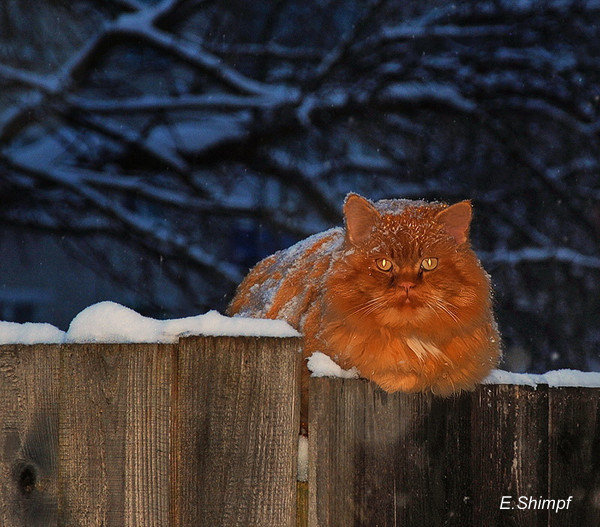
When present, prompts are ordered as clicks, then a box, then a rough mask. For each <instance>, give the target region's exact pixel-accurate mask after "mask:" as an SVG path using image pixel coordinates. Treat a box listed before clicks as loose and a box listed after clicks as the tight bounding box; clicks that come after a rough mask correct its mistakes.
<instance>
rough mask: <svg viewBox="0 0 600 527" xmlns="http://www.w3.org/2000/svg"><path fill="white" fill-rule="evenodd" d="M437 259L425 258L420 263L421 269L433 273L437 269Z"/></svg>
mask: <svg viewBox="0 0 600 527" xmlns="http://www.w3.org/2000/svg"><path fill="white" fill-rule="evenodd" d="M437 264H438V259H437V258H425V259H424V260H423V261H422V262H421V268H423V269H425V271H433V269H435V268H436V267H437Z"/></svg>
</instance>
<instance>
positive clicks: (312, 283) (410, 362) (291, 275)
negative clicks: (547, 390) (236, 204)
mask: <svg viewBox="0 0 600 527" xmlns="http://www.w3.org/2000/svg"><path fill="white" fill-rule="evenodd" d="M343 211H344V219H345V228H334V229H330V230H328V231H325V232H322V233H318V234H315V235H313V236H311V237H309V238H307V239H305V240H303V241H300V242H298V243H297V244H296V245H293V246H292V247H290V248H288V249H285V250H282V251H279V252H277V253H275V254H273V255H271V256H269V257H267V258H265V259H264V260H262V261H261V262H259V263H258V264H257V265H256V266H255V267H254V268H253V269H252V270H251V271H250V272H249V274H248V275H247V276H246V278H245V279H244V281H243V282H242V283H241V284H240V285H239V287H238V289H237V292H236V295H235V297H234V298H233V300H232V301H231V303H230V305H229V307H228V314H229V315H240V316H248V317H260V318H272V319H283V320H286V321H287V322H288V323H289V324H290V325H292V326H293V327H294V328H296V329H298V330H299V331H300V332H302V333H303V334H304V358H308V357H310V355H311V354H312V353H313V352H315V351H320V352H323V353H325V354H327V355H328V356H329V357H330V358H332V359H333V360H334V361H335V362H336V363H337V364H339V365H340V366H341V367H342V368H344V369H351V368H353V367H356V368H357V369H358V371H359V372H360V375H361V377H365V378H367V379H370V380H372V381H374V382H375V383H377V384H378V385H379V386H380V387H381V388H383V389H384V390H385V391H388V392H394V391H403V392H419V391H431V392H433V393H434V394H439V395H442V396H447V395H450V394H453V393H458V392H460V391H462V390H471V389H473V388H474V387H475V386H476V385H477V384H478V383H479V382H480V381H481V380H482V379H483V378H484V377H486V376H487V374H488V373H489V372H490V370H491V369H492V368H494V367H495V366H496V365H497V363H498V361H499V358H500V354H501V352H500V337H499V334H498V329H497V324H496V321H495V319H494V314H493V311H492V298H491V285H490V278H489V276H488V274H487V273H486V272H485V271H484V269H483V267H482V266H481V263H480V262H479V260H478V258H477V256H476V255H475V253H474V252H473V250H472V249H471V246H470V241H469V228H470V223H471V216H472V207H471V203H470V202H469V201H461V202H459V203H456V204H454V205H447V204H445V203H439V202H425V201H411V200H404V199H390V200H380V201H377V202H375V203H373V202H371V201H369V200H367V199H366V198H363V197H362V196H359V195H358V194H349V195H348V196H347V197H346V200H345V201H344V206H343ZM309 375H310V373H309V371H308V369H307V368H306V366H305V367H304V368H303V374H302V383H301V386H302V390H301V420H302V427H303V429H305V427H306V424H307V418H308V406H307V405H308V402H307V401H308V397H307V395H308V379H309Z"/></svg>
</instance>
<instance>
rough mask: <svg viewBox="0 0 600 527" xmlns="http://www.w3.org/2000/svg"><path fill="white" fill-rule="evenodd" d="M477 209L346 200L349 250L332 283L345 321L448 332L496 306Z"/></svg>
mask: <svg viewBox="0 0 600 527" xmlns="http://www.w3.org/2000/svg"><path fill="white" fill-rule="evenodd" d="M471 215H472V208H471V203H470V202H469V201H461V202H460V203H456V204H454V205H450V206H449V205H446V204H444V203H435V202H434V203H427V202H424V201H409V200H382V201H379V202H377V203H372V202H370V201H368V200H367V199H365V198H363V197H361V196H358V195H357V194H350V195H349V196H348V197H347V198H346V201H345V203H344V217H345V224H346V231H345V232H346V234H345V242H344V243H345V247H344V249H345V251H344V255H343V257H342V258H341V259H340V260H339V261H338V262H336V264H335V269H334V272H333V273H331V279H330V280H329V284H328V287H329V288H330V289H331V290H332V292H333V293H334V294H333V295H332V302H333V304H334V305H335V308H336V309H337V310H338V311H339V312H340V314H341V315H342V316H344V317H345V319H347V320H350V319H353V320H354V322H356V323H359V321H360V323H369V322H372V323H373V324H376V325H380V326H381V325H383V326H391V327H405V328H408V329H412V330H413V331H414V332H422V330H426V331H433V332H435V331H438V332H440V331H448V330H451V329H452V328H457V327H458V326H460V325H464V324H468V323H470V322H472V321H473V319H474V318H478V317H480V316H481V314H482V312H483V310H486V309H488V308H489V296H490V286H489V279H488V277H487V274H486V273H485V271H484V270H483V268H482V267H481V265H480V264H479V261H478V259H477V257H476V255H475V253H474V252H473V251H472V250H471V247H470V242H469V227H470V223H471Z"/></svg>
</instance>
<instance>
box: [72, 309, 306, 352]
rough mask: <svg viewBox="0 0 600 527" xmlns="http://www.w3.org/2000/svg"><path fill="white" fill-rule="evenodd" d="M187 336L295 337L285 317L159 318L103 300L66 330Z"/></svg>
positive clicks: (148, 337)
mask: <svg viewBox="0 0 600 527" xmlns="http://www.w3.org/2000/svg"><path fill="white" fill-rule="evenodd" d="M187 335H215V336H216V335H228V336H246V337H258V336H260V337H296V336H298V335H299V333H298V332H297V331H296V330H295V329H293V328H292V327H291V326H289V325H288V324H287V322H284V321H283V320H266V319H256V318H241V317H235V318H230V317H225V316H223V315H220V314H219V313H217V312H216V311H209V312H208V313H206V314H205V315H198V316H195V317H187V318H178V319H171V320H156V319H153V318H148V317H144V316H142V315H140V314H139V313H136V312H135V311H133V309H129V308H127V307H123V306H121V305H119V304H116V303H114V302H100V303H99V304H94V305H93V306H90V307H88V308H86V309H84V310H83V311H82V312H81V313H79V315H77V316H76V317H75V318H74V319H73V321H72V322H71V325H70V326H69V330H68V331H67V335H66V341H67V342H177V340H178V339H179V337H182V336H187Z"/></svg>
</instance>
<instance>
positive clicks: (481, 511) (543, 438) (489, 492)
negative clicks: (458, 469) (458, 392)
mask: <svg viewBox="0 0 600 527" xmlns="http://www.w3.org/2000/svg"><path fill="white" fill-rule="evenodd" d="M471 442H472V462H473V505H474V509H473V513H474V516H473V525H485V526H489V527H493V526H505V525H511V526H513V525H514V526H522V527H534V526H542V525H547V524H548V511H547V510H543V509H535V508H527V509H519V508H518V507H519V502H518V499H519V497H520V496H526V497H529V496H531V497H533V498H534V499H539V498H540V497H542V498H543V499H546V498H547V497H548V387H547V386H545V385H538V387H537V389H536V388H533V387H530V386H514V385H505V384H499V385H484V386H480V387H479V389H478V390H477V392H476V393H475V397H474V399H473V404H472V414H471ZM503 496H511V497H512V498H511V499H510V500H507V501H508V505H509V506H510V507H512V508H508V509H501V508H500V505H501V500H502V497H503Z"/></svg>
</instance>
